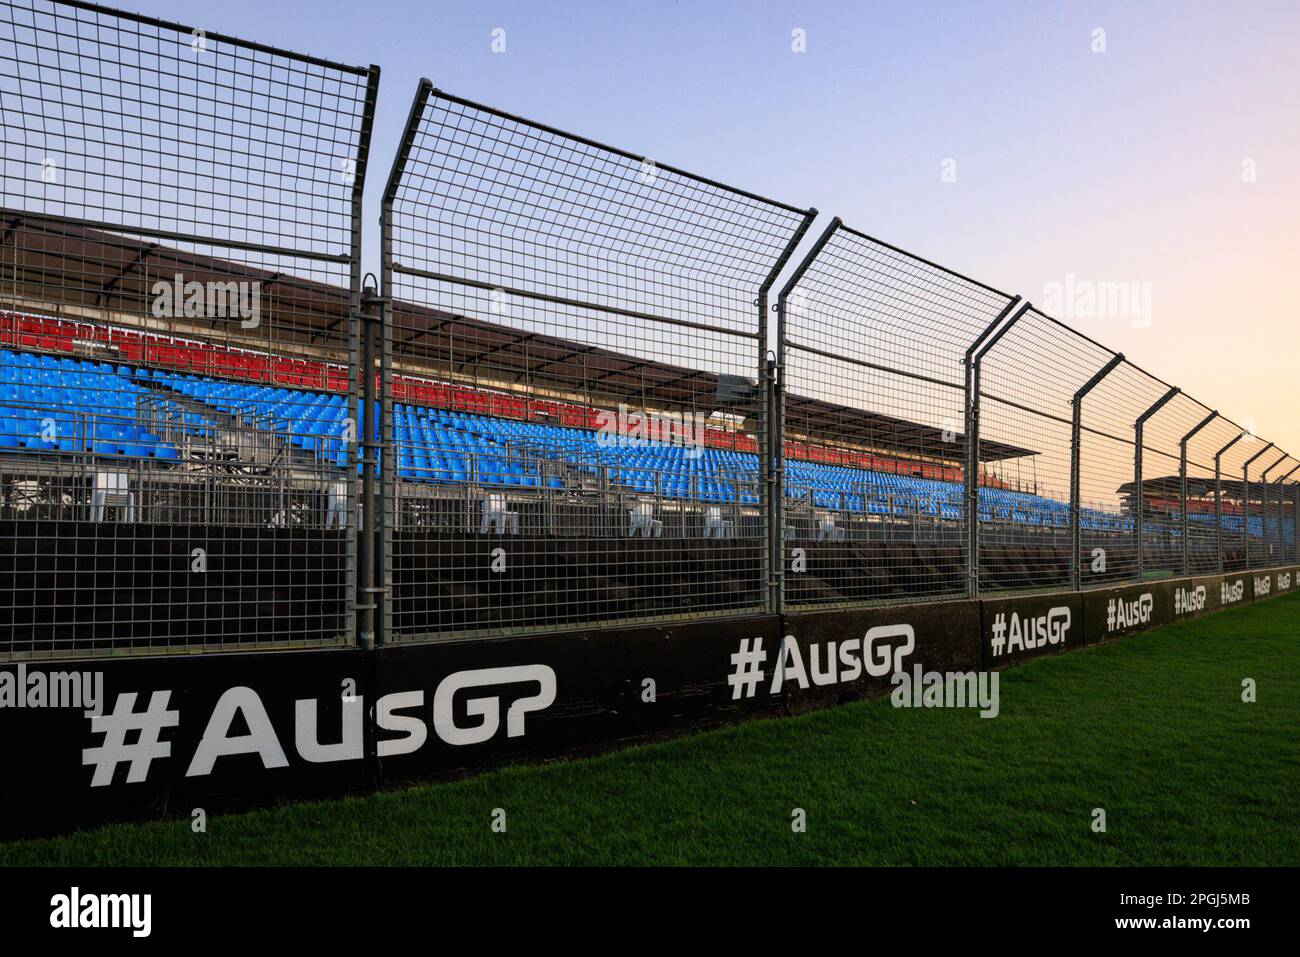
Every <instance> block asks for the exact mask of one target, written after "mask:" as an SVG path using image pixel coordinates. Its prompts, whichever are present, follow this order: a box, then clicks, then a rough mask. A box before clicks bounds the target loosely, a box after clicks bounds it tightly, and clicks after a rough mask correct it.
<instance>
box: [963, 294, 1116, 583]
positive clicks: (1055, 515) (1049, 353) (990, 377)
mask: <svg viewBox="0 0 1300 957" xmlns="http://www.w3.org/2000/svg"><path fill="white" fill-rule="evenodd" d="M1112 356H1113V353H1111V352H1109V351H1108V350H1106V349H1104V348H1102V347H1101V346H1098V345H1097V344H1096V343H1094V342H1092V341H1091V340H1090V339H1087V338H1085V337H1083V336H1080V335H1079V334H1077V333H1075V332H1074V331H1073V330H1071V329H1069V328H1067V327H1065V326H1063V325H1062V324H1061V323H1059V322H1057V321H1056V320H1054V319H1052V318H1050V317H1049V316H1046V315H1044V314H1043V313H1041V312H1039V311H1037V310H1034V309H1031V310H1029V311H1028V312H1026V313H1025V315H1024V316H1023V317H1022V318H1020V319H1019V320H1017V322H1016V323H1015V325H1013V326H1012V327H1011V328H1010V329H1009V331H1008V332H1007V333H1006V334H1005V335H1003V336H1002V337H1001V338H1000V339H999V340H998V341H997V342H996V343H995V344H994V345H993V346H992V347H991V348H990V349H989V351H988V352H987V354H986V355H984V357H983V358H982V360H981V366H980V383H981V385H980V389H981V397H980V398H981V409H980V419H981V421H980V439H981V441H985V440H987V441H990V442H996V443H1000V444H1002V445H1008V446H1010V445H1016V446H1018V447H1019V448H1021V449H1023V453H1022V454H1020V455H1016V456H1008V457H1005V458H1001V459H995V460H991V461H987V460H986V461H981V463H980V472H979V521H980V536H979V551H980V589H981V590H982V591H985V592H988V591H991V590H995V589H1000V590H1023V589H1033V588H1037V589H1044V588H1051V589H1059V588H1068V587H1072V569H1071V565H1070V555H1071V549H1072V548H1073V541H1074V518H1073V515H1072V509H1071V471H1070V470H1071V461H1072V453H1073V449H1072V445H1071V442H1072V439H1071V436H1072V434H1073V425H1074V423H1073V402H1074V396H1075V394H1076V393H1078V392H1079V390H1080V389H1082V388H1084V387H1085V385H1086V384H1087V382H1088V380H1089V379H1090V377H1091V376H1092V375H1093V374H1094V373H1096V372H1097V371H1098V370H1100V369H1103V368H1104V367H1105V365H1106V363H1108V362H1109V361H1110V360H1111V358H1112ZM1110 524H1111V522H1110V515H1109V514H1108V513H1105V512H1103V511H1101V510H1099V509H1097V508H1096V503H1095V502H1094V503H1093V504H1091V505H1089V506H1088V507H1087V508H1080V510H1079V525H1080V531H1081V532H1086V536H1084V538H1086V542H1083V539H1081V542H1083V543H1084V544H1087V545H1089V546H1091V548H1098V547H1103V548H1104V547H1106V544H1107V543H1108V542H1109V540H1111V539H1112V538H1114V537H1115V536H1116V534H1117V532H1116V530H1115V529H1113V528H1110V527H1108V526H1109V525H1110ZM1085 554H1087V552H1086V551H1085Z"/></svg>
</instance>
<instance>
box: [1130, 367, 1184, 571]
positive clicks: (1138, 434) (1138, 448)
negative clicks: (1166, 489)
mask: <svg viewBox="0 0 1300 957" xmlns="http://www.w3.org/2000/svg"><path fill="white" fill-rule="evenodd" d="M1182 391H1183V390H1182V389H1179V388H1178V387H1177V386H1174V387H1173V388H1171V389H1170V390H1169V391H1168V392H1166V393H1165V394H1164V395H1162V396H1161V397H1160V398H1158V399H1156V401H1155V402H1153V403H1152V404H1151V407H1150V408H1149V409H1147V410H1146V411H1145V412H1143V413H1142V414H1141V415H1139V416H1138V417H1137V421H1136V422H1134V423H1133V495H1134V496H1135V500H1134V508H1133V540H1134V542H1135V545H1136V549H1137V580H1138V581H1139V582H1140V581H1142V552H1143V550H1144V549H1143V536H1142V518H1143V513H1144V512H1145V508H1144V507H1143V501H1142V432H1143V430H1144V429H1145V428H1146V424H1147V421H1148V420H1150V419H1151V417H1152V416H1154V415H1155V414H1156V413H1157V412H1159V411H1160V410H1161V409H1163V408H1164V407H1165V406H1166V405H1168V404H1169V403H1170V402H1172V401H1173V399H1174V397H1175V396H1177V395H1179V394H1180V393H1181V392H1182Z"/></svg>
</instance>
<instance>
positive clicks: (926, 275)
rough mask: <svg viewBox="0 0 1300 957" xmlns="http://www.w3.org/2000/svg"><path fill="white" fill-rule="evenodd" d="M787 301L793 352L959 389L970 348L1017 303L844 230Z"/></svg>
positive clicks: (798, 279)
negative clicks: (817, 353) (883, 369)
mask: <svg viewBox="0 0 1300 957" xmlns="http://www.w3.org/2000/svg"><path fill="white" fill-rule="evenodd" d="M785 298H786V302H785V340H786V344H787V345H788V346H793V347H797V348H799V349H801V350H810V351H820V352H822V353H825V354H827V355H828V356H832V357H836V358H840V359H844V360H848V361H850V362H865V363H877V364H887V365H890V366H891V367H892V368H893V369H894V370H895V371H898V372H900V373H903V374H905V375H913V376H918V377H923V378H927V379H934V380H936V381H937V382H938V383H942V384H948V385H952V386H955V387H956V388H961V387H962V361H963V359H964V357H965V353H966V349H967V348H968V347H969V346H970V345H971V343H972V342H974V341H975V339H976V338H977V337H978V336H979V335H980V334H981V333H982V332H983V331H984V330H985V329H986V328H987V327H988V326H989V324H990V323H992V322H993V321H994V320H995V319H996V318H997V317H998V315H999V314H1000V313H1001V312H1002V311H1003V310H1004V309H1005V308H1006V307H1007V306H1008V305H1010V304H1011V302H1012V299H1013V297H1012V296H1009V295H1007V294H1005V293H1002V292H999V291H998V290H996V289H993V288H991V287H989V286H985V285H983V284H982V283H979V282H976V281H975V280H972V279H968V278H966V277H965V276H962V275H960V274H959V273H955V272H952V271H951V270H948V269H944V268H943V267H941V266H936V265H934V264H933V263H930V262H928V261H926V260H924V259H921V258H919V257H916V256H913V255H911V254H910V253H906V252H903V251H902V250H900V249H897V248H896V247H893V246H890V245H888V244H886V243H882V242H880V241H879V240H876V239H873V238H871V237H870V236H867V235H865V234H863V233H859V232H857V231H856V230H853V229H850V228H849V227H846V226H843V225H837V227H836V228H835V229H834V231H833V232H832V233H831V234H830V235H829V238H827V239H826V241H825V244H824V245H823V246H822V248H821V249H820V251H819V252H818V254H817V255H816V256H815V257H814V258H813V259H812V261H811V262H807V263H805V268H804V269H803V271H802V273H801V274H800V275H798V276H797V277H796V278H795V279H794V281H792V282H791V283H790V284H789V285H788V286H787V287H786V290H785ZM882 357H883V358H882ZM814 398H820V397H814ZM847 398H851V397H848V396H841V397H840V399H841V400H844V399H847ZM853 404H856V403H853Z"/></svg>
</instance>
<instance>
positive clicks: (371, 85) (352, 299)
mask: <svg viewBox="0 0 1300 957" xmlns="http://www.w3.org/2000/svg"><path fill="white" fill-rule="evenodd" d="M378 98H379V67H378V66H373V65H372V66H371V67H370V69H369V72H368V74H367V77H366V99H365V104H364V106H363V108H362V113H361V127H360V131H359V134H358V137H357V157H356V166H355V168H354V169H353V171H352V183H351V186H352V197H351V220H352V223H351V225H352V235H351V240H352V249H351V261H350V262H349V264H348V266H349V273H350V275H349V296H348V313H349V315H348V326H349V334H348V406H349V409H348V412H349V415H350V416H351V419H352V422H353V423H355V426H356V428H355V432H356V435H354V437H353V440H352V447H353V448H355V449H357V450H358V452H360V453H361V454H360V455H359V456H358V457H355V458H357V459H359V461H356V460H354V456H353V455H351V454H349V455H347V456H346V457H345V461H346V463H347V477H346V479H345V482H344V486H343V487H344V491H345V495H346V501H347V512H346V514H347V531H346V533H345V534H346V535H347V541H346V544H345V546H344V547H345V549H346V551H347V564H348V570H349V574H348V575H347V576H346V578H347V584H346V587H347V591H348V601H347V608H348V614H347V623H346V625H347V628H348V631H349V633H350V634H352V633H355V640H356V643H357V644H359V645H360V646H361V647H363V648H369V647H371V645H372V643H373V641H374V619H373V616H372V615H371V614H370V610H369V609H367V608H366V606H367V605H368V604H370V603H371V602H372V601H373V595H371V594H369V593H368V592H367V590H368V589H370V588H372V587H373V585H374V581H373V578H372V575H373V570H374V554H373V553H374V549H373V547H368V546H367V545H366V542H368V541H371V539H369V538H366V537H365V536H369V535H372V534H373V530H374V515H373V512H374V503H373V501H372V500H371V498H370V495H369V494H368V487H367V486H366V485H365V482H366V480H367V479H369V478H370V467H369V466H367V465H366V464H365V458H366V455H365V445H364V444H363V443H362V442H360V441H358V440H357V436H359V435H360V429H361V410H360V408H359V407H358V398H359V396H358V391H357V373H358V371H359V370H360V368H361V366H362V365H363V363H364V358H363V356H364V354H365V351H366V350H365V346H366V344H367V343H369V342H370V325H371V324H370V319H369V317H368V316H367V309H366V306H365V304H364V303H365V298H366V290H364V289H363V288H362V286H363V279H362V275H361V273H362V269H361V241H362V228H361V225H362V219H363V213H364V206H363V196H364V192H365V183H366V169H367V167H368V166H369V162H370V140H371V133H372V131H373V129H374V121H375V105H376V102H377V100H378ZM358 464H359V465H360V466H361V470H362V476H363V487H362V488H361V489H360V490H358V488H357V466H358ZM330 491H331V494H333V488H331V490H330ZM358 492H360V494H358ZM358 619H360V620H358Z"/></svg>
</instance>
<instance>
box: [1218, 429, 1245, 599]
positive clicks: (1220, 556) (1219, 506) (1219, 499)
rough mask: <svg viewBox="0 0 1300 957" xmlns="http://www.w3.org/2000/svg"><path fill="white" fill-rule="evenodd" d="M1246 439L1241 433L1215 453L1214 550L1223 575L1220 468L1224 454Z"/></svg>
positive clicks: (1221, 474)
mask: <svg viewBox="0 0 1300 957" xmlns="http://www.w3.org/2000/svg"><path fill="white" fill-rule="evenodd" d="M1245 437H1246V433H1245V432H1239V433H1238V434H1237V435H1236V436H1234V437H1233V439H1232V441H1231V442H1229V443H1228V444H1227V445H1225V446H1224V447H1223V448H1221V449H1219V451H1217V452H1215V453H1214V550H1215V551H1216V552H1217V553H1218V556H1219V568H1218V574H1220V575H1222V574H1223V473H1222V471H1221V470H1220V468H1219V465H1220V463H1221V461H1222V460H1223V456H1224V454H1225V453H1226V452H1227V451H1228V450H1229V449H1231V448H1232V447H1233V446H1234V445H1236V444H1237V443H1238V442H1240V441H1241V440H1242V439H1244V438H1245Z"/></svg>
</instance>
